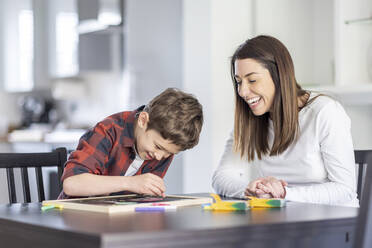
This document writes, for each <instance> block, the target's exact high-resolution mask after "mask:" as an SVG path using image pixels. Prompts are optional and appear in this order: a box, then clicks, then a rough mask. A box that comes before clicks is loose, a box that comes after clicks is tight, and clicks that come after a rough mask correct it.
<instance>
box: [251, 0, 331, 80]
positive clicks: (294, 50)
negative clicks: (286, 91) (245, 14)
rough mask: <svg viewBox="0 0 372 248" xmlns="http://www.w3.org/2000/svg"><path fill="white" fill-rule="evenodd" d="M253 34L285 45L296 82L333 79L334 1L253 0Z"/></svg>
mask: <svg viewBox="0 0 372 248" xmlns="http://www.w3.org/2000/svg"><path fill="white" fill-rule="evenodd" d="M254 11H255V15H256V23H255V35H259V34H268V35H272V36H274V37H276V38H278V39H279V40H280V41H282V42H283V43H284V45H285V46H286V47H287V48H288V50H289V52H290V54H291V56H292V59H293V63H294V65H295V73H296V78H297V80H298V82H299V83H300V84H302V85H306V84H331V83H333V63H334V61H333V1H332V0H325V1H324V0H313V1H307V0H279V1H278V0H255V10H254Z"/></svg>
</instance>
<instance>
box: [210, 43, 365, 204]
mask: <svg viewBox="0 0 372 248" xmlns="http://www.w3.org/2000/svg"><path fill="white" fill-rule="evenodd" d="M231 76H232V81H233V86H234V90H235V123H234V131H233V132H232V134H231V136H230V138H229V139H228V141H227V144H226V147H225V152H224V154H223V156H222V160H221V162H220V165H219V166H218V168H217V170H216V171H215V173H214V175H213V187H214V189H215V190H216V192H217V193H219V194H222V195H226V196H232V197H240V198H244V197H247V196H257V197H265V198H269V197H277V198H284V199H287V200H291V201H299V202H311V203H321V204H331V205H344V206H355V207H357V206H359V203H358V200H357V195H356V182H355V181H356V176H355V162H354V153H353V144H352V138H351V133H350V119H349V117H348V116H347V115H346V113H345V111H344V109H343V108H342V106H341V105H340V104H339V103H338V102H337V101H335V100H333V99H332V98H330V97H328V96H324V95H316V94H315V93H312V92H309V91H305V90H303V89H302V88H301V86H300V85H298V84H297V81H296V78H295V74H294V66H293V62H292V59H291V56H290V54H289V52H288V50H287V49H286V47H285V46H284V45H283V44H282V43H281V42H280V41H279V40H277V39H275V38H273V37H270V36H257V37H255V38H253V39H249V40H247V41H246V42H244V43H243V44H242V45H240V46H239V47H238V49H237V50H236V51H235V53H234V55H233V56H232V58H231Z"/></svg>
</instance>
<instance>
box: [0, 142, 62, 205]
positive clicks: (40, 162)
mask: <svg viewBox="0 0 372 248" xmlns="http://www.w3.org/2000/svg"><path fill="white" fill-rule="evenodd" d="M66 160H67V151H66V148H57V149H56V150H54V151H52V152H43V153H0V168H5V169H6V173H7V181H8V194H9V202H10V203H16V202H17V196H16V190H15V183H14V171H13V169H14V168H20V169H21V175H22V188H23V198H24V202H31V195H30V184H29V177H28V171H27V169H28V168H35V175H36V184H37V192H38V200H39V202H41V201H44V200H45V193H44V183H43V174H42V169H41V168H42V167H57V168H58V179H59V180H58V186H59V189H62V185H61V182H60V178H61V176H62V172H63V166H64V164H65V162H66Z"/></svg>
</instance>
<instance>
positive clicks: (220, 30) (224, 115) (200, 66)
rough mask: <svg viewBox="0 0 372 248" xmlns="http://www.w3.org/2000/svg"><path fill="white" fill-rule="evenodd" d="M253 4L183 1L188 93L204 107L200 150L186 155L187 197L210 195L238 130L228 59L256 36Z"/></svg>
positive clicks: (185, 80) (242, 0) (185, 85)
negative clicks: (235, 128)
mask: <svg viewBox="0 0 372 248" xmlns="http://www.w3.org/2000/svg"><path fill="white" fill-rule="evenodd" d="M251 4H252V2H251V1H244V0H234V1H222V0H210V1H198V0H185V1H184V2H183V19H184V24H183V38H184V63H183V66H184V67H183V68H184V88H185V90H187V91H190V92H193V93H194V94H195V95H196V96H197V97H198V98H199V99H200V101H201V103H202V104H203V110H204V117H205V121H204V126H203V131H202V134H201V138H200V143H199V145H198V146H197V147H196V148H195V149H193V150H191V151H189V152H187V153H185V155H184V158H185V160H184V185H185V188H184V190H185V192H186V193H192V192H211V191H213V190H212V187H211V178H212V174H213V171H214V169H215V168H216V166H217V165H218V162H219V160H220V158H221V155H222V152H223V149H224V145H225V141H226V138H227V136H228V133H229V132H230V131H231V129H232V125H233V112H234V106H233V105H234V98H233V88H232V83H231V79H230V74H229V58H230V56H232V54H233V52H234V50H235V49H236V48H237V46H238V45H239V44H241V43H242V42H243V41H244V40H246V39H248V38H250V37H251V32H252V22H251V17H250V16H251Z"/></svg>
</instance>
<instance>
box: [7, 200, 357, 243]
mask: <svg viewBox="0 0 372 248" xmlns="http://www.w3.org/2000/svg"><path fill="white" fill-rule="evenodd" d="M40 206H41V205H40V204H39V203H30V204H12V205H10V204H7V205H0V247H4V248H5V247H12V248H13V247H23V248H24V247H27V248H31V247H48V248H55V247H80V248H81V247H89V248H94V247H214V248H215V247H255V248H256V247H275V248H277V247H286V248H287V247H301V248H304V247H316V248H320V247H351V246H352V241H351V240H352V236H353V232H354V228H355V224H356V216H357V214H358V209H356V208H348V207H334V206H327V205H316V204H303V203H295V202H289V203H288V204H287V206H286V207H285V208H281V209H252V210H249V211H246V212H210V211H203V210H202V208H201V207H200V206H193V207H182V208H178V209H177V211H175V212H165V213H161V212H151V213H150V212H149V213H135V212H134V213H126V214H115V215H107V214H101V213H93V212H85V211H74V210H67V209H65V210H56V209H53V210H48V211H45V212H42V211H41V210H40Z"/></svg>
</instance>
